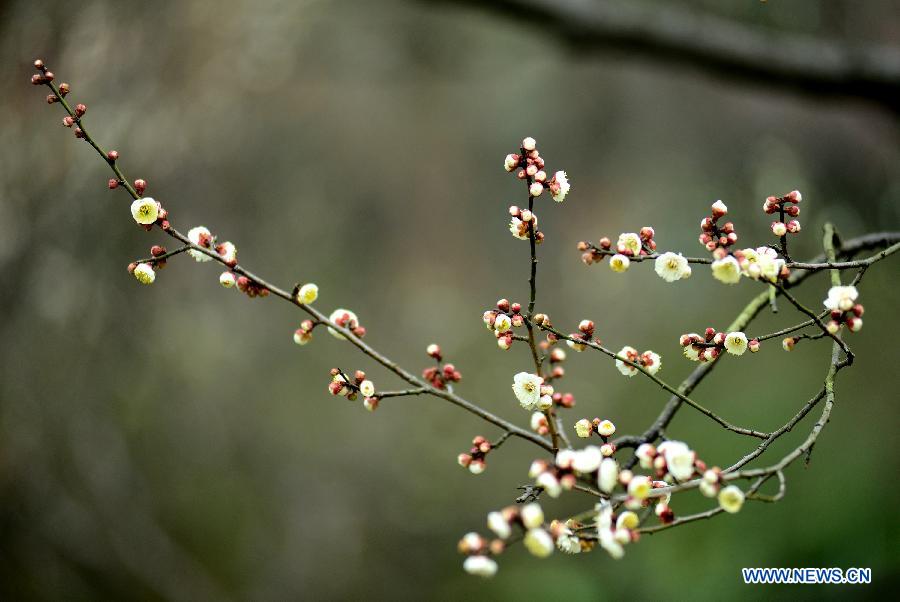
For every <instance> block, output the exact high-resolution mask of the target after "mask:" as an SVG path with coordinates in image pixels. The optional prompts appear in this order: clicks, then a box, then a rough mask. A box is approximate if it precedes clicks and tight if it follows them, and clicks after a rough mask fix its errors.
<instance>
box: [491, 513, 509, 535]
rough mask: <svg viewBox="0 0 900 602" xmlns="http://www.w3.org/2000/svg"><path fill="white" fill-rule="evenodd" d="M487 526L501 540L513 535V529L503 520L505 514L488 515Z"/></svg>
mask: <svg viewBox="0 0 900 602" xmlns="http://www.w3.org/2000/svg"><path fill="white" fill-rule="evenodd" d="M487 526H488V529H490V530H491V531H493V532H494V533H496V535H497V537H499V538H500V539H506V538H507V537H509V536H510V535H511V534H512V528H511V527H510V526H509V521H507V520H506V519H505V518H503V514H501V513H500V512H489V513H488V515H487Z"/></svg>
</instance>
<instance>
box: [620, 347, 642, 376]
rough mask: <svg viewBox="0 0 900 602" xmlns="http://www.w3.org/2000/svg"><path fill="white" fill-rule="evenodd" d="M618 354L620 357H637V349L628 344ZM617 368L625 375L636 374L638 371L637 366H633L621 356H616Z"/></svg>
mask: <svg viewBox="0 0 900 602" xmlns="http://www.w3.org/2000/svg"><path fill="white" fill-rule="evenodd" d="M616 355H618V356H619V357H624V358H628V359H629V360H630V359H631V358H633V357H637V349H635V348H634V347H630V346H628V345H626V346H624V347H622V349H621V351H619V353H617V354H616ZM616 368H618V369H619V372H621V373H622V374H624V375H625V376H634V375H635V374H637V373H638V369H637V368H635V367H634V366H631V365H629V364H626V363H625V362H623V361H622V360H621V359H619V358H616Z"/></svg>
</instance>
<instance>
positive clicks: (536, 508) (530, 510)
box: [519, 502, 544, 529]
mask: <svg viewBox="0 0 900 602" xmlns="http://www.w3.org/2000/svg"><path fill="white" fill-rule="evenodd" d="M519 515H520V516H521V517H522V524H523V525H525V528H526V529H536V528H537V527H540V526H541V525H543V524H544V511H543V510H542V509H541V505H540V504H538V503H537V502H531V503H530V504H525V505H524V506H522V510H521V511H520V512H519Z"/></svg>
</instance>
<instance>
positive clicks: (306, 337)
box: [226, 272, 321, 345]
mask: <svg viewBox="0 0 900 602" xmlns="http://www.w3.org/2000/svg"><path fill="white" fill-rule="evenodd" d="M226 273H228V272H226ZM320 323H321V322H318V321H314V320H309V319H306V320H303V321H302V322H300V328H298V329H297V330H295V331H294V342H295V343H297V344H298V345H306V344H307V343H309V342H310V341H311V340H312V338H313V335H312V333H313V329H314V328H315V327H316V326H318V325H319V324H320Z"/></svg>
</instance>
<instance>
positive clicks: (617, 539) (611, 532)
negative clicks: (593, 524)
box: [597, 503, 641, 559]
mask: <svg viewBox="0 0 900 602" xmlns="http://www.w3.org/2000/svg"><path fill="white" fill-rule="evenodd" d="M640 523H641V519H640V517H638V515H637V514H636V513H635V512H634V511H632V510H623V511H622V512H619V513H616V512H615V511H614V510H613V507H612V506H611V505H610V504H608V503H601V504H598V505H597V539H598V540H599V542H600V547H601V548H603V549H604V550H606V551H607V552H608V553H609V555H610V556H612V557H613V558H615V559H619V558H622V557H623V556H624V555H625V547H624V546H625V545H627V544H629V543H631V542H633V541H637V540H638V539H639V537H640V536H639V533H638V531H637V528H638V526H639V525H640Z"/></svg>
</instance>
